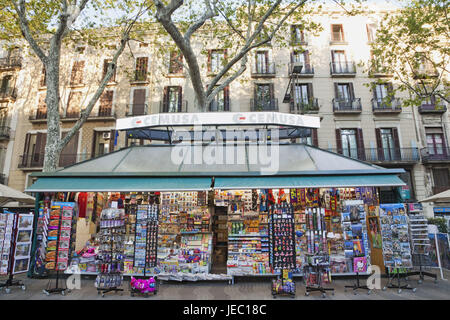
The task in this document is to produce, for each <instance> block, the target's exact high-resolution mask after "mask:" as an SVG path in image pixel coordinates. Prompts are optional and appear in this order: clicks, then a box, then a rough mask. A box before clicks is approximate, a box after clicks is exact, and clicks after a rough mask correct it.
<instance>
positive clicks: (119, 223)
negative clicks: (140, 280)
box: [95, 208, 126, 297]
mask: <svg viewBox="0 0 450 320" xmlns="http://www.w3.org/2000/svg"><path fill="white" fill-rule="evenodd" d="M125 232H126V230H125V211H124V209H116V208H108V209H103V211H102V214H101V220H100V232H99V237H100V254H99V256H98V258H99V260H100V274H99V275H98V276H97V279H96V280H95V284H96V287H97V293H98V294H101V295H102V297H104V296H105V293H108V292H119V291H123V289H122V288H119V287H120V286H122V282H123V275H122V271H123V266H122V264H123V260H124V255H123V248H124V238H125Z"/></svg>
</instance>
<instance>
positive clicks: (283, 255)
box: [269, 203, 296, 270]
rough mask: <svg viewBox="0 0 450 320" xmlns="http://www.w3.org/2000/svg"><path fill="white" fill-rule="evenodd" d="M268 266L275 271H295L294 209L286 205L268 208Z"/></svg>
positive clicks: (275, 205)
mask: <svg viewBox="0 0 450 320" xmlns="http://www.w3.org/2000/svg"><path fill="white" fill-rule="evenodd" d="M269 236H270V242H269V243H270V254H269V258H270V259H269V261H270V265H271V266H272V268H273V269H275V270H281V269H287V270H293V269H295V267H296V266H295V261H296V252H295V225H294V209H293V207H292V205H290V204H287V203H282V204H274V205H272V206H270V207H269Z"/></svg>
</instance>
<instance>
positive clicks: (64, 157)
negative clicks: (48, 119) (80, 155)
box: [59, 131, 80, 167]
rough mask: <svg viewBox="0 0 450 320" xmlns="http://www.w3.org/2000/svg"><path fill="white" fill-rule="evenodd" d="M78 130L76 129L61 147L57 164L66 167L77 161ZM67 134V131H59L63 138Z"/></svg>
mask: <svg viewBox="0 0 450 320" xmlns="http://www.w3.org/2000/svg"><path fill="white" fill-rule="evenodd" d="M79 133H80V132H79V131H77V132H76V133H75V134H74V135H73V137H72V138H71V139H70V141H69V142H68V143H67V144H66V146H65V147H64V148H63V149H62V151H61V154H60V158H59V166H60V167H66V166H70V165H72V164H74V163H76V161H77V151H78V137H79ZM66 135H67V132H62V133H61V138H64V137H65V136H66Z"/></svg>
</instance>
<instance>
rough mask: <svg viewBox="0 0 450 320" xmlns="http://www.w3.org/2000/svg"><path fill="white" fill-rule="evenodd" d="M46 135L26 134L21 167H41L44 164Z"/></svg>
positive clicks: (39, 133) (40, 133)
mask: <svg viewBox="0 0 450 320" xmlns="http://www.w3.org/2000/svg"><path fill="white" fill-rule="evenodd" d="M46 142H47V133H42V132H38V133H27V135H26V136H25V146H24V151H23V155H22V161H21V167H22V168H27V167H42V165H43V164H44V154H45V144H46Z"/></svg>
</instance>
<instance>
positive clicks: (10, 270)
mask: <svg viewBox="0 0 450 320" xmlns="http://www.w3.org/2000/svg"><path fill="white" fill-rule="evenodd" d="M9 214H13V213H9ZM18 218H19V214H17V213H16V214H14V220H13V221H14V222H13V232H12V234H11V241H10V247H9V263H8V274H9V276H8V279H7V280H6V282H4V283H0V289H2V288H5V292H6V293H10V292H11V289H10V287H21V289H22V290H25V289H26V287H25V285H24V284H23V283H22V282H21V281H20V280H15V279H14V270H13V267H14V252H15V248H16V237H17V231H18V226H17V223H18ZM0 253H1V250H0Z"/></svg>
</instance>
